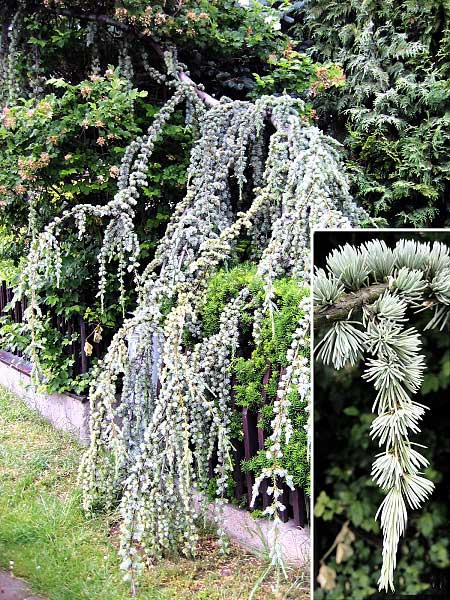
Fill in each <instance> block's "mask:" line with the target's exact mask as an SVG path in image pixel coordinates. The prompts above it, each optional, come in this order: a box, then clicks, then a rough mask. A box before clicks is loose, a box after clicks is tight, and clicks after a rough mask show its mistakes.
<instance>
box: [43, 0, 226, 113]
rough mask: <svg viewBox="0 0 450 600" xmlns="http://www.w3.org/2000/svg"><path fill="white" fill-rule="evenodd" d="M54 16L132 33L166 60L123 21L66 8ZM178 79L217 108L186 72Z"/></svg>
mask: <svg viewBox="0 0 450 600" xmlns="http://www.w3.org/2000/svg"><path fill="white" fill-rule="evenodd" d="M51 12H52V13H53V14H54V15H56V16H59V17H69V18H71V19H78V20H80V21H88V22H90V23H98V24H99V25H109V26H110V27H115V28H116V29H117V30H119V31H123V32H124V33H131V34H133V35H135V36H136V37H138V38H140V39H141V40H145V42H146V43H147V44H148V45H149V46H150V47H151V48H152V49H153V50H154V52H155V53H156V54H157V55H158V56H159V57H160V58H162V59H164V49H163V48H162V47H161V46H160V45H159V44H158V43H157V42H156V41H155V40H154V39H152V38H151V37H150V36H149V35H146V34H144V33H143V32H142V31H139V30H138V29H137V28H136V27H134V26H133V25H128V24H127V23H122V22H121V21H117V20H116V19H113V18H112V17H109V16H107V15H99V14H91V13H83V12H79V11H73V10H68V9H65V8H58V9H55V10H52V11H51ZM178 77H179V79H180V81H183V82H184V83H189V84H190V85H192V86H193V87H194V88H195V90H196V93H197V96H198V97H199V98H200V100H201V101H202V102H204V103H205V104H206V105H207V106H215V105H216V104H219V100H217V99H216V98H213V97H212V96H211V95H210V94H207V93H206V92H204V91H203V90H201V89H200V88H199V87H198V85H197V84H196V83H195V82H194V81H192V79H191V78H190V77H189V75H188V74H187V73H185V72H184V71H180V72H179V73H178Z"/></svg>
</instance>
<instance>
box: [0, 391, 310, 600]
mask: <svg viewBox="0 0 450 600" xmlns="http://www.w3.org/2000/svg"><path fill="white" fill-rule="evenodd" d="M82 451H83V450H82V447H81V446H80V445H79V444H78V443H77V442H76V441H75V440H73V439H72V438H71V437H70V436H68V435H65V434H62V433H60V432H58V431H56V430H55V429H53V428H52V427H51V426H50V425H49V424H48V423H47V422H46V421H44V420H43V419H42V418H40V417H39V416H38V415H37V414H36V413H35V412H33V411H31V410H29V409H28V408H27V407H26V406H25V405H24V404H23V403H22V402H21V401H20V400H19V399H18V398H17V397H15V396H13V395H12V394H10V393H8V392H6V391H5V390H4V389H3V388H1V386H0V567H4V568H9V564H10V561H13V562H14V574H15V575H17V576H21V577H24V578H25V579H26V580H27V581H28V582H29V584H30V585H31V587H32V588H33V591H35V592H36V593H41V594H43V595H45V596H46V597H47V598H48V599H49V600H81V599H85V600H126V599H127V598H129V588H128V585H127V584H125V583H123V582H122V575H121V573H120V571H119V568H118V564H119V561H118V558H117V552H116V550H117V539H116V536H115V533H114V532H115V531H117V526H116V524H115V522H114V515H101V516H99V517H97V518H93V519H92V518H91V519H87V518H86V517H85V515H84V514H83V513H82V510H81V508H80V497H79V490H77V487H76V475H77V469H78V464H79V460H80V456H81V454H82ZM263 570H264V563H263V562H261V561H260V560H258V559H256V558H255V557H254V556H252V555H249V554H247V553H245V552H243V551H242V550H240V549H238V548H233V549H232V552H231V554H230V555H229V556H227V557H222V556H221V555H219V552H218V549H217V545H216V542H215V539H214V537H213V536H211V535H208V534H206V533H205V534H204V535H203V536H202V539H201V543H200V546H199V556H198V557H197V558H196V560H188V559H182V558H174V559H173V560H164V561H161V562H159V563H158V564H156V565H153V566H150V567H149V568H148V569H147V571H146V572H145V574H144V576H143V577H142V581H141V582H140V589H139V593H138V598H140V599H141V600H172V599H176V600H245V599H246V598H247V597H248V593H249V591H250V590H251V589H252V587H253V584H254V582H255V581H256V580H257V579H258V576H259V575H260V573H261V572H262V571H263ZM298 582H301V583H300V585H298ZM287 590H289V591H287ZM307 597H308V594H307V593H306V591H305V585H303V583H302V579H301V573H293V574H292V582H290V583H289V585H287V587H286V589H285V591H284V592H283V593H282V594H275V593H273V591H272V584H271V582H270V581H269V582H267V584H266V585H265V586H264V587H263V588H262V590H261V592H259V593H258V594H257V595H256V596H255V600H262V599H264V600H278V599H285V598H286V599H287V598H299V599H300V598H301V599H304V600H305V599H306V598H307Z"/></svg>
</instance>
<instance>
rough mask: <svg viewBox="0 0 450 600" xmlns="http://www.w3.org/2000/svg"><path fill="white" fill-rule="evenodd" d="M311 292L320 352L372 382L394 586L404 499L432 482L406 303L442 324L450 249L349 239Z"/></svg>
mask: <svg viewBox="0 0 450 600" xmlns="http://www.w3.org/2000/svg"><path fill="white" fill-rule="evenodd" d="M380 281H384V282H385V283H384V284H379V283H378V282H380ZM371 283H372V285H371ZM349 290H351V291H350V292H349ZM344 292H348V293H347V294H345V296H343V293H344ZM314 299H315V303H316V306H317V308H316V311H315V317H316V316H317V315H318V320H317V322H316V324H317V326H320V325H323V324H325V325H329V327H328V330H327V331H326V332H325V335H324V337H323V338H322V339H321V341H320V342H319V343H318V344H317V346H316V348H315V350H316V352H317V358H319V359H322V360H323V362H324V363H325V364H330V365H333V366H334V368H336V369H341V368H343V367H345V366H346V365H356V364H357V363H358V362H360V361H363V364H364V366H365V369H364V374H363V379H365V380H367V381H371V382H372V383H373V386H374V388H375V391H376V397H375V400H374V403H373V407H372V410H373V412H375V413H376V415H377V417H376V418H375V420H374V421H373V423H372V425H371V429H370V435H371V437H372V439H374V440H376V441H377V442H378V444H379V446H380V447H381V448H383V451H382V452H381V453H380V454H378V455H377V457H376V459H375V461H374V463H373V466H372V478H373V480H374V481H375V482H376V483H377V484H378V485H379V487H380V488H381V489H382V490H383V491H384V492H385V494H386V495H385V498H384V500H383V502H382V503H381V506H380V508H379V510H378V513H377V515H376V518H378V516H379V517H380V522H381V528H382V531H383V563H382V568H381V575H380V579H379V581H378V586H379V589H380V590H385V591H389V590H394V573H395V568H396V564H397V548H398V544H399V541H400V538H401V536H402V535H403V534H404V533H405V531H406V526H407V519H408V508H409V509H417V508H419V507H420V506H421V505H422V504H423V503H424V502H425V501H426V500H427V499H428V498H429V496H430V495H431V493H432V491H433V487H434V485H433V482H431V481H429V480H428V479H426V478H425V477H424V476H423V474H422V471H423V470H424V469H425V468H426V467H427V466H428V461H427V459H426V458H425V457H424V456H423V455H422V454H421V453H420V452H419V451H418V450H417V449H416V448H415V444H414V443H413V442H411V441H410V437H411V435H412V434H417V433H418V432H419V431H420V426H419V424H420V421H421V419H422V417H423V415H424V413H425V410H426V407H425V406H423V405H422V404H419V403H418V402H416V401H415V400H414V399H413V397H414V395H415V394H417V393H418V392H419V390H420V387H421V384H422V380H423V373H424V369H425V357H424V356H423V355H422V354H421V337H420V333H419V332H418V331H417V330H416V329H414V328H413V327H409V328H407V321H408V319H407V318H406V314H407V309H408V308H410V307H411V308H413V309H416V310H417V309H418V310H423V309H428V314H429V315H430V318H429V321H428V324H427V326H426V327H425V329H429V328H431V327H434V328H440V329H443V328H444V327H446V326H447V325H448V323H449V322H450V249H449V247H448V246H447V245H445V244H440V243H438V242H434V243H433V245H431V244H426V243H418V242H414V241H410V240H400V241H399V242H398V243H397V244H396V246H395V247H394V248H393V249H391V248H388V247H387V245H386V244H385V242H383V241H380V240H376V239H375V240H372V241H370V242H367V243H366V244H363V245H361V246H359V247H354V246H350V245H349V244H346V245H345V246H344V247H340V248H338V249H335V250H334V251H333V252H332V253H331V254H330V256H329V257H328V259H327V271H325V270H323V269H319V270H318V271H317V272H316V277H315V282H314ZM330 305H331V306H330ZM356 307H358V308H361V307H362V309H363V310H362V315H361V314H357V315H354V314H353V311H354V309H355V308H356ZM325 315H327V316H328V317H329V318H328V319H327V318H324V316H325ZM350 316H351V317H352V319H351V320H348V319H350Z"/></svg>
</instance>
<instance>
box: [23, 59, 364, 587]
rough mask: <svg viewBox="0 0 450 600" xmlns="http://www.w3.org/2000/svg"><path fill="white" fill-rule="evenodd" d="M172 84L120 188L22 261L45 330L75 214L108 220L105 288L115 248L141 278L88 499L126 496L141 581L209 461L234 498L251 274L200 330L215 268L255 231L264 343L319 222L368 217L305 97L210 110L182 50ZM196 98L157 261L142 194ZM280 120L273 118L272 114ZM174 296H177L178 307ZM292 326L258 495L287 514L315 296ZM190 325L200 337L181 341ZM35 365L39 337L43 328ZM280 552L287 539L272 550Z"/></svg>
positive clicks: (125, 530) (182, 525) (170, 541)
mask: <svg viewBox="0 0 450 600" xmlns="http://www.w3.org/2000/svg"><path fill="white" fill-rule="evenodd" d="M166 61H167V66H168V71H169V74H171V76H172V79H171V85H172V88H173V94H172V96H171V97H170V99H169V100H168V101H167V103H166V104H165V105H164V106H163V107H162V108H161V110H160V111H159V113H158V114H157V115H156V117H155V119H154V121H153V123H152V124H151V126H150V127H149V129H148V132H147V134H146V135H144V136H142V137H140V138H137V139H136V140H135V141H133V142H132V143H131V144H130V146H129V147H128V148H127V150H126V151H125V153H124V156H123V159H122V163H121V167H120V173H119V177H118V191H117V193H116V194H115V196H114V198H113V199H111V200H110V201H109V202H108V203H107V204H104V205H92V204H80V205H78V206H75V207H74V208H72V209H70V210H66V211H63V212H62V213H61V215H60V216H58V217H57V218H56V219H54V220H53V221H52V222H51V223H50V224H49V225H47V226H46V227H45V229H44V231H43V232H42V233H40V234H39V235H37V236H36V237H35V239H34V241H33V243H32V247H31V252H30V255H29V258H28V262H27V265H26V267H25V270H24V275H25V277H24V287H23V290H24V293H26V294H27V295H28V297H29V299H30V308H29V310H28V312H27V317H28V321H29V324H30V327H31V330H32V332H34V334H33V335H34V336H35V335H36V332H37V331H39V327H40V322H41V317H40V308H39V304H38V302H37V297H36V289H37V288H38V287H39V285H40V282H41V281H42V278H45V276H46V273H48V272H50V271H53V272H54V273H55V277H56V278H57V279H58V275H59V271H60V262H61V261H60V247H61V239H64V235H65V234H66V231H67V229H68V228H69V229H70V228H71V227H75V229H76V230H78V232H79V234H80V235H86V232H88V231H89V223H90V221H91V219H95V220H98V219H101V220H102V221H104V223H105V230H104V237H103V243H102V248H101V250H100V252H99V256H98V259H99V292H98V293H99V297H100V300H102V299H103V297H104V294H105V285H106V279H107V272H108V263H109V262H110V261H112V260H115V261H116V264H117V265H118V266H117V269H116V270H117V272H118V287H119V289H120V290H124V284H123V281H124V277H125V274H126V272H127V271H128V272H130V273H132V274H133V276H134V280H135V285H136V290H137V294H138V303H137V308H136V310H135V311H134V312H133V314H132V315H131V316H130V317H129V318H127V319H126V320H125V322H124V324H123V326H122V327H121V328H120V329H119V330H118V331H117V333H116V334H115V336H114V338H113V340H112V343H111V345H110V347H109V349H108V351H107V353H106V356H105V357H104V359H103V360H102V361H101V363H100V364H99V367H98V369H97V370H96V373H95V376H94V379H93V382H92V385H91V391H90V401H91V432H92V439H91V444H90V447H89V449H88V451H87V452H86V455H85V457H84V460H83V464H82V468H81V481H82V485H83V496H84V506H85V509H86V510H88V511H89V510H92V509H93V508H95V507H98V506H111V505H113V504H115V502H117V500H119V503H120V514H121V535H120V540H121V544H120V554H121V557H122V568H123V569H125V570H126V571H127V573H128V576H129V578H130V579H131V581H132V585H134V582H135V577H136V575H137V574H138V573H139V571H140V570H141V569H142V567H143V564H144V562H143V561H144V560H145V559H146V558H150V557H154V556H160V555H161V554H162V553H164V552H167V551H169V550H171V549H178V550H182V551H183V552H185V553H192V552H193V551H194V550H195V543H196V539H197V533H196V526H195V514H196V512H195V509H194V504H193V496H194V494H195V491H196V490H202V489H205V488H206V487H207V485H208V463H209V459H210V458H211V456H212V454H213V452H214V451H215V452H216V455H217V466H216V475H217V495H218V502H219V504H220V502H221V501H222V499H223V496H224V493H225V486H226V482H227V479H228V473H229V471H230V468H231V460H230V454H231V450H232V446H231V440H230V435H229V423H230V410H229V402H230V380H231V374H232V373H231V364H232V360H233V357H234V356H235V354H236V349H237V347H238V343H239V326H240V315H241V313H242V310H243V307H245V305H246V304H247V303H248V302H250V301H251V291H250V289H249V288H248V287H245V286H244V287H243V288H242V289H241V290H240V291H239V293H238V295H237V296H236V297H234V298H232V299H231V300H230V301H229V302H227V303H226V304H225V306H224V308H223V310H222V312H221V315H220V320H219V328H218V330H216V333H211V334H210V335H205V334H204V333H203V331H202V327H201V323H200V320H199V316H200V311H201V308H202V305H203V302H204V298H205V292H206V290H207V287H208V281H209V279H210V277H211V275H212V274H213V273H214V271H215V269H216V268H217V267H219V266H221V265H222V264H224V263H227V262H228V261H230V260H233V258H234V257H235V256H236V253H237V252H239V243H238V242H239V241H240V240H241V241H244V240H250V242H251V254H252V257H253V260H254V262H255V264H256V273H257V275H258V277H259V278H261V280H262V282H263V284H262V287H263V290H264V295H263V299H262V301H261V304H260V306H259V307H258V309H257V310H256V311H255V314H254V324H253V329H252V337H253V343H254V345H255V346H256V347H257V346H259V345H260V344H261V343H262V323H263V320H264V319H265V317H266V316H267V317H268V318H269V319H270V322H271V330H272V332H273V337H275V336H276V331H275V327H276V325H275V312H276V302H277V299H276V292H275V280H276V279H277V278H278V277H291V278H295V279H297V280H298V284H299V285H302V282H303V281H305V280H306V281H307V280H308V276H309V274H308V271H309V236H310V231H311V228H312V227H313V226H315V225H318V226H322V227H325V226H329V225H333V226H336V227H351V226H352V225H355V224H357V223H360V222H361V221H362V220H363V219H365V218H367V216H366V214H365V213H364V211H362V210H361V209H360V208H358V207H357V206H356V205H355V204H354V202H353V201H352V199H351V197H350V195H349V191H348V184H347V181H346V178H345V176H344V175H343V174H342V169H341V167H340V164H339V155H338V151H337V149H336V144H335V143H334V142H333V141H332V140H330V139H328V138H326V137H325V136H323V134H322V133H321V132H320V131H319V130H318V129H316V128H314V127H311V126H309V125H305V123H304V120H305V117H304V115H303V113H302V109H303V103H302V101H301V100H298V99H292V98H290V97H289V96H282V97H270V96H267V97H262V98H260V99H258V100H256V101H255V102H254V103H250V102H242V101H230V100H227V99H223V100H222V101H221V102H220V103H214V105H213V106H212V108H210V109H209V110H206V109H205V107H204V105H203V104H202V103H201V102H200V100H199V99H198V96H197V91H198V90H196V88H195V87H193V86H192V85H191V84H190V83H183V82H181V81H180V80H179V79H178V77H177V75H178V66H177V64H176V62H174V60H173V55H170V54H166ZM186 101H187V102H188V104H189V105H190V107H191V109H190V111H189V112H188V118H189V119H191V120H194V122H195V123H196V127H197V131H198V137H197V140H196V143H195V144H194V145H193V149H192V152H191V158H190V166H189V169H188V185H187V192H186V196H185V198H184V199H183V200H182V201H181V202H180V203H178V205H177V206H176V208H175V212H174V214H173V216H172V217H171V219H170V222H169V224H168V226H167V229H166V232H165V235H164V237H163V238H162V239H161V241H160V242H159V244H158V246H157V249H156V252H155V257H154V259H153V260H152V261H151V262H150V263H149V264H147V265H146V266H145V268H143V266H141V265H140V264H139V255H140V248H139V241H138V238H137V236H136V232H135V219H136V213H135V206H136V203H137V198H138V197H139V190H140V189H141V188H142V187H145V186H146V183H147V172H148V166H149V162H150V159H151V156H152V152H153V150H154V147H155V143H156V140H157V139H158V138H159V136H160V135H161V132H162V130H163V127H164V125H165V124H166V123H167V121H168V119H169V118H170V116H171V114H172V113H173V111H174V110H175V109H176V107H177V105H179V104H180V103H182V102H183V103H184V102H186ZM269 118H270V121H269ZM168 306H169V310H168ZM299 309H300V310H299V312H298V321H297V324H296V327H295V331H294V332H293V334H292V336H291V340H290V348H289V350H288V352H287V364H286V367H285V370H284V371H283V373H282V375H281V377H280V381H279V383H278V387H277V392H276V399H275V401H274V402H273V416H272V421H271V435H270V442H269V444H268V447H267V452H266V456H267V458H268V465H267V466H266V467H265V468H264V469H263V470H262V472H261V473H260V474H259V476H258V477H257V480H256V483H255V488H254V496H255V497H256V495H257V494H258V490H259V485H260V484H261V482H262V481H263V480H264V479H268V480H269V488H268V493H269V495H271V496H272V504H271V505H270V506H269V507H268V508H267V513H268V514H273V515H274V521H275V524H276V523H277V522H278V511H279V510H284V509H285V507H284V506H283V505H282V503H281V501H280V495H281V493H282V492H281V489H280V487H279V483H280V482H282V481H285V482H286V483H287V484H288V485H290V486H291V487H292V485H293V482H292V475H291V474H290V473H289V472H288V471H287V470H286V468H285V467H284V466H282V464H281V459H282V458H283V451H282V448H281V446H282V443H288V442H289V440H290V438H291V436H292V434H293V424H292V422H291V419H290V417H289V409H290V406H291V400H290V398H291V394H292V393H293V391H294V390H297V392H298V394H299V396H300V397H301V399H302V401H304V402H306V403H307V401H308V394H309V365H308V363H307V361H306V360H305V350H304V348H305V347H306V346H307V345H308V343H309V327H310V325H309V310H308V301H307V300H306V299H305V300H303V301H302V303H301V304H300V306H299ZM186 333H189V334H190V335H191V336H194V337H197V338H198V342H197V343H196V344H195V345H194V347H193V348H191V349H190V350H188V349H187V348H186V344H185V340H186ZM31 350H32V352H33V355H34V365H35V368H34V373H33V375H34V377H35V378H36V379H39V375H40V367H39V349H38V347H37V346H36V344H35V341H34V339H33V340H32V343H31ZM219 533H221V532H220V531H219ZM272 553H273V555H272V557H273V561H274V563H276V562H277V560H278V559H279V556H280V548H279V547H278V546H277V544H275V546H274V548H273V549H272Z"/></svg>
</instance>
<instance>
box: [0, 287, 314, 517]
mask: <svg viewBox="0 0 450 600" xmlns="http://www.w3.org/2000/svg"><path fill="white" fill-rule="evenodd" d="M13 296H14V294H13V291H12V290H11V289H10V288H8V287H7V285H6V283H5V282H2V283H1V284H0V316H2V315H5V314H8V313H9V316H10V318H11V320H12V322H14V323H22V321H23V313H24V311H25V309H26V300H21V301H20V302H16V303H14V305H13V306H11V307H10V309H9V310H8V311H6V312H4V311H5V307H7V306H8V305H9V304H10V303H11V301H12V299H13ZM46 314H47V315H48V316H49V317H50V319H51V322H52V325H53V327H55V328H56V329H57V330H58V331H60V332H61V333H62V334H63V335H65V336H67V337H71V336H72V335H73V334H74V333H75V334H78V335H77V338H78V339H77V340H75V341H73V342H72V344H71V345H70V346H68V347H67V348H65V352H67V354H68V355H71V356H72V357H73V367H72V375H73V377H76V376H77V375H80V374H83V373H86V372H87V371H88V369H89V365H90V357H88V356H86V354H85V353H84V351H83V348H84V345H85V342H86V337H87V333H86V322H85V321H84V319H83V318H82V317H71V318H70V319H64V318H63V317H61V316H60V315H57V314H55V313H53V312H52V311H51V309H47V313H46ZM92 345H93V348H94V349H93V355H92V356H93V357H100V356H101V355H102V354H103V352H104V351H105V350H106V346H107V340H103V341H102V342H100V343H93V342H92ZM16 354H17V355H18V356H21V354H22V353H21V352H18V351H16ZM270 373H271V371H270V367H268V368H267V370H266V373H265V375H264V378H263V382H262V383H263V384H267V383H268V381H269V378H270ZM230 393H231V397H232V404H233V405H234V398H233V391H232V390H230ZM261 396H262V404H263V405H264V404H265V403H266V402H267V394H266V392H265V391H264V385H263V391H262V392H261ZM234 408H235V410H236V411H239V412H240V413H241V415H242V436H241V439H239V440H235V441H234V442H233V444H234V448H235V461H234V463H235V467H234V473H233V480H234V484H235V485H234V497H235V499H236V501H237V502H238V503H239V505H241V506H245V507H247V508H249V507H250V501H251V496H252V487H253V484H254V482H255V477H254V475H253V474H252V473H249V472H244V471H243V469H242V461H243V460H249V459H251V458H253V457H254V456H255V455H256V454H257V453H258V451H259V450H262V449H263V448H264V443H265V440H266V436H267V432H265V431H264V429H262V428H261V427H258V423H259V422H260V419H261V414H260V413H259V412H258V411H254V410H251V409H249V408H241V407H237V406H234ZM212 470H213V469H212ZM266 489H267V484H265V483H264V482H263V484H262V486H261V493H260V495H259V497H258V499H257V502H256V504H255V508H260V509H264V508H266V507H267V506H268V505H269V503H270V499H269V496H268V494H267V492H266ZM282 489H283V495H282V497H281V498H280V500H281V502H282V503H283V504H284V505H285V506H286V510H285V511H283V512H282V513H280V518H281V520H282V521H284V522H287V521H288V520H289V519H292V520H293V521H294V523H295V524H296V525H297V526H299V527H304V526H305V525H307V523H308V522H309V500H308V499H307V497H306V495H305V493H304V491H303V490H301V489H299V488H296V489H295V490H291V489H290V488H288V487H287V486H285V485H284V486H283V488H282Z"/></svg>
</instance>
